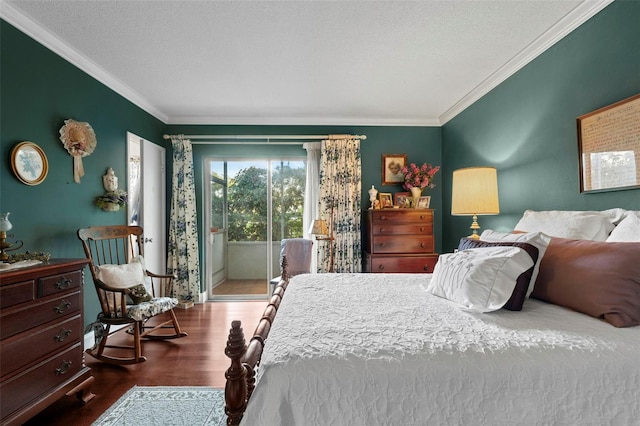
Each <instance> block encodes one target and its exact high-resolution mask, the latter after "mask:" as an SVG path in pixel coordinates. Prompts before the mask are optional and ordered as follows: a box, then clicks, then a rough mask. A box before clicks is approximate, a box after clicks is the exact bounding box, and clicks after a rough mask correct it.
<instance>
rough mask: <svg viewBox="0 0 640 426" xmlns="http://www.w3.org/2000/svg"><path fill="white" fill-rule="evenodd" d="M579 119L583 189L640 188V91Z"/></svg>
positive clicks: (584, 190) (579, 147)
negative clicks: (639, 127) (639, 124)
mask: <svg viewBox="0 0 640 426" xmlns="http://www.w3.org/2000/svg"><path fill="white" fill-rule="evenodd" d="M576 121H577V125H578V155H579V159H580V161H579V163H580V192H593V191H597V192H600V191H616V190H621V189H630V188H640V161H638V158H640V134H639V133H638V127H637V123H638V122H639V121H640V94H637V95H635V96H632V97H630V98H626V99H623V100H621V101H619V102H616V103H614V104H611V105H608V106H605V107H603V108H600V109H597V110H595V111H592V112H590V113H588V114H584V115H581V116H580V117H578V118H577V119H576Z"/></svg>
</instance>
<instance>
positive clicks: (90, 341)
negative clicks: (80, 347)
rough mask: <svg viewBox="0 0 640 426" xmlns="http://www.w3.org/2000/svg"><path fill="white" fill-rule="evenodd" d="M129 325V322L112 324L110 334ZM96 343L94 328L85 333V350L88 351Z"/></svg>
mask: <svg viewBox="0 0 640 426" xmlns="http://www.w3.org/2000/svg"><path fill="white" fill-rule="evenodd" d="M127 325H128V324H121V325H112V326H111V331H110V334H113V333H115V332H116V331H119V330H121V329H123V328H125V327H126V326H127ZM95 344H96V338H95V333H94V332H93V330H91V331H90V332H88V333H86V334H85V335H84V350H85V351H86V350H87V349H91V348H92V347H93V346H94V345H95Z"/></svg>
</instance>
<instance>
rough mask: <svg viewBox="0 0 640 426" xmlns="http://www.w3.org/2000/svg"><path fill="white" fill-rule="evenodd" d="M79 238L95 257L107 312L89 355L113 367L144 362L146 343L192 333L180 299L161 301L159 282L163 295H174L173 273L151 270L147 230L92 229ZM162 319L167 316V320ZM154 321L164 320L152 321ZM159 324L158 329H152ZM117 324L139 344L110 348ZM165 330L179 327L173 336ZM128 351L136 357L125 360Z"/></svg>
mask: <svg viewBox="0 0 640 426" xmlns="http://www.w3.org/2000/svg"><path fill="white" fill-rule="evenodd" d="M78 238H80V240H81V241H82V247H83V248H84V252H85V254H86V255H87V259H89V270H90V271H91V276H92V277H93V282H94V284H95V287H96V292H97V293H98V298H99V299H100V307H101V312H100V314H98V319H97V321H96V323H94V329H95V330H94V331H95V332H96V344H95V346H94V347H92V348H90V349H87V351H86V352H87V353H88V354H89V355H91V356H93V357H94V358H97V359H99V360H100V361H103V362H107V363H111V364H119V365H126V364H135V363H139V362H144V361H146V360H147V358H146V357H144V356H142V345H141V339H142V338H145V339H157V340H166V339H176V338H179V337H184V336H186V335H187V333H185V332H183V331H181V330H180V325H179V324H178V320H177V318H176V315H175V312H173V308H174V307H175V306H176V305H177V304H178V300H177V299H175V298H172V297H155V289H154V285H153V284H154V280H155V281H156V283H157V284H159V292H160V296H164V295H165V294H169V293H170V288H171V282H172V280H173V278H174V277H173V276H172V275H159V274H154V273H152V272H149V271H147V270H146V268H145V266H144V258H143V253H142V252H143V250H142V246H143V243H142V242H143V238H142V228H141V227H139V226H125V225H117V226H92V227H89V228H86V229H79V230H78ZM161 316H164V318H162V317H161ZM154 317H159V318H161V321H160V322H158V321H157V320H155V319H154V320H153V321H149V320H151V319H152V318H154ZM147 321H149V324H151V323H153V325H147ZM111 326H124V327H125V328H128V329H127V332H128V333H130V334H132V335H133V346H121V345H120V346H119V345H107V339H108V337H109V335H110V334H113V333H115V332H116V331H118V330H119V329H120V328H122V327H118V328H117V330H115V331H113V332H111ZM161 329H173V332H172V333H171V334H169V333H162V332H160V330H161ZM106 348H109V349H112V350H110V351H109V353H110V354H117V355H122V352H123V350H127V351H130V352H129V353H131V356H129V357H119V356H114V355H108V354H105V349H106Z"/></svg>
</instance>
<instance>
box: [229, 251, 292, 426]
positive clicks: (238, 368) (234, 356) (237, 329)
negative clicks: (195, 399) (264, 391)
mask: <svg viewBox="0 0 640 426" xmlns="http://www.w3.org/2000/svg"><path fill="white" fill-rule="evenodd" d="M288 285H289V275H288V273H287V258H286V256H283V257H282V276H281V278H280V282H279V283H278V285H277V286H276V288H275V290H274V291H273V295H272V296H271V299H270V300H269V304H268V305H267V307H266V309H265V310H264V313H263V314H262V318H260V321H259V322H258V326H257V327H256V329H255V330H254V332H253V336H252V337H251V339H250V340H249V344H248V345H247V344H246V342H245V339H244V332H243V331H242V327H241V322H240V321H232V322H231V329H230V330H229V337H228V339H227V346H226V348H225V350H224V353H225V355H227V357H228V358H229V359H230V360H231V366H230V367H229V368H228V369H227V371H226V372H225V378H226V379H227V383H226V386H225V390H224V399H225V408H224V411H225V413H226V414H227V425H229V426H235V425H239V424H240V421H241V420H242V416H243V415H244V412H245V410H246V408H247V403H248V402H249V398H251V394H252V393H253V390H254V388H255V384H256V380H255V376H256V369H257V367H258V365H259V364H260V359H261V357H262V350H263V348H264V342H265V340H266V339H267V336H268V335H269V330H271V324H272V323H273V319H274V318H275V317H276V313H277V312H278V307H279V306H280V302H281V301H282V297H283V296H284V292H285V290H286V289H287V286H288Z"/></svg>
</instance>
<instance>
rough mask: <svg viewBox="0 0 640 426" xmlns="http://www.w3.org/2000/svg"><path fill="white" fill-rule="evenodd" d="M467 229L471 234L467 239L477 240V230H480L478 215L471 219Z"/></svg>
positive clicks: (478, 236) (478, 237)
mask: <svg viewBox="0 0 640 426" xmlns="http://www.w3.org/2000/svg"><path fill="white" fill-rule="evenodd" d="M469 229H471V231H472V232H471V235H469V236H468V237H467V238H471V239H472V240H479V239H480V235H479V234H478V230H479V229H480V225H478V215H476V214H474V215H473V219H472V222H471V226H470V227H469Z"/></svg>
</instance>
